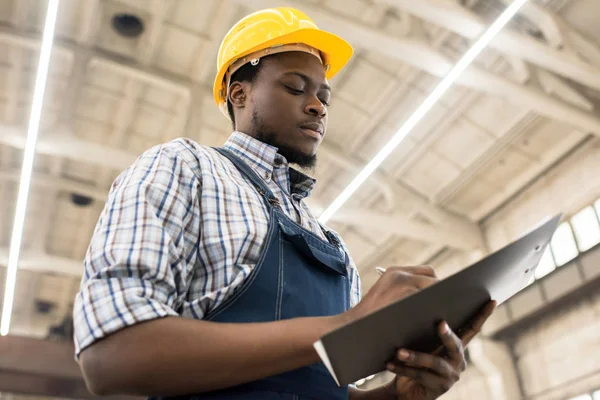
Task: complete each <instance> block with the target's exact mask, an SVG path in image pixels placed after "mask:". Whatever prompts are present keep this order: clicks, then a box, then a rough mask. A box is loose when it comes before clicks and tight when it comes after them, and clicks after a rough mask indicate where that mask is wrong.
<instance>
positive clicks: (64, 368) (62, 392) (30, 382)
mask: <svg viewBox="0 0 600 400" xmlns="http://www.w3.org/2000/svg"><path fill="white" fill-rule="evenodd" d="M74 353H75V350H74V348H73V344H72V342H71V341H57V340H40V339H32V338H26V337H18V336H11V335H8V336H2V337H0V354H2V357H0V392H4V393H14V394H30V395H38V396H45V397H64V398H78V399H100V397H99V396H94V395H92V394H91V393H90V392H89V390H88V389H87V388H86V385H85V382H84V380H83V375H82V373H81V370H80V368H79V366H78V365H77V363H76V361H75V360H74V357H73V355H74ZM102 399H107V400H111V399H113V400H135V399H139V397H133V396H109V397H102Z"/></svg>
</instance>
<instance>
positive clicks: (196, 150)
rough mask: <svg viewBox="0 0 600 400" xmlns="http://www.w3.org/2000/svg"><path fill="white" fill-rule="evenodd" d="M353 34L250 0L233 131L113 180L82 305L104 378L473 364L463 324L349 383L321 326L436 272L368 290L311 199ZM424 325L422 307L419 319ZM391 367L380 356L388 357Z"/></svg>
mask: <svg viewBox="0 0 600 400" xmlns="http://www.w3.org/2000/svg"><path fill="white" fill-rule="evenodd" d="M352 53H353V50H352V47H351V46H350V45H349V44H348V43H347V42H345V41H344V40H342V39H341V38H339V37H337V36H335V35H333V34H331V33H328V32H325V31H323V30H320V29H319V28H318V27H317V26H316V25H315V24H314V23H313V21H311V20H310V18H309V17H308V16H307V15H305V14H304V13H302V12H300V11H298V10H295V9H292V8H275V9H268V10H263V11H258V12H256V13H253V14H251V15H249V16H247V17H245V18H243V19H242V20H241V21H239V22H238V23H237V24H236V25H235V26H234V27H233V28H232V29H231V30H230V31H229V33H227V35H226V36H225V38H224V39H223V42H222V44H221V47H220V50H219V54H218V60H217V63H218V72H217V75H216V79H215V83H214V99H215V102H216V104H217V105H218V107H219V108H220V109H221V111H222V112H223V113H224V114H225V115H226V116H227V117H228V118H229V119H231V121H232V124H233V127H234V131H233V133H232V134H231V136H230V137H229V138H228V140H227V141H226V143H225V144H224V146H223V147H220V148H211V147H207V146H201V145H199V144H197V143H195V142H193V141H191V140H189V139H177V140H174V141H171V142H169V143H166V144H162V145H158V146H156V147H153V148H151V149H150V150H148V151H146V152H145V153H144V154H142V155H141V156H140V157H139V158H138V159H137V160H136V161H135V162H134V163H133V165H131V166H130V167H129V168H128V169H126V170H125V171H124V172H123V173H121V174H120V175H119V177H118V178H117V179H116V181H115V182H114V184H113V185H112V188H111V191H110V194H109V195H108V199H107V202H106V206H105V208H104V210H103V212H102V214H101V216H100V218H99V221H98V224H97V226H96V229H95V230H94V234H93V237H92V239H91V243H90V246H89V249H88V251H87V254H86V257H85V262H84V264H85V274H84V277H83V279H82V283H81V289H80V292H79V293H78V295H77V298H76V304H75V305H74V316H75V318H74V324H75V344H76V354H77V357H78V359H79V362H80V365H81V368H82V370H83V373H84V376H85V380H86V382H87V384H88V386H89V387H90V389H91V390H92V391H93V392H95V393H97V394H103V395H106V394H117V393H122V394H133V395H148V396H155V397H157V398H159V397H163V398H165V397H170V396H180V398H193V399H261V400H270V399H309V398H310V399H347V398H350V399H413V400H428V399H435V398H437V397H439V396H440V395H442V394H443V393H444V392H446V391H447V390H448V389H450V387H451V386H452V385H453V384H454V383H455V382H456V381H457V380H458V378H459V376H460V374H461V372H462V371H463V370H464V368H465V357H464V346H465V345H466V344H467V343H468V341H469V340H471V339H472V337H473V336H474V335H475V334H476V333H477V332H478V331H479V329H480V328H481V325H482V324H483V322H484V321H485V319H487V317H488V316H489V315H490V313H491V311H492V309H493V304H491V305H490V306H487V307H486V308H485V309H484V310H483V311H482V312H481V313H480V315H479V316H478V317H476V318H475V319H474V321H473V323H472V324H471V326H470V327H469V328H468V329H465V330H464V332H462V334H461V335H458V334H456V333H454V332H452V331H451V330H450V329H449V328H448V327H447V325H445V324H444V323H442V324H440V326H439V332H438V333H439V335H440V338H441V342H442V343H443V347H441V348H440V349H439V350H438V351H437V352H435V353H432V354H422V353H417V352H413V351H410V349H398V350H399V351H398V353H397V354H395V355H394V354H391V355H390V359H391V360H392V361H391V362H390V363H389V365H387V368H388V369H389V370H390V371H391V372H393V373H394V374H396V375H395V376H396V379H394V380H393V381H391V382H390V383H389V384H386V385H384V386H382V387H380V388H377V389H373V390H370V391H367V390H362V391H361V390H359V389H358V388H356V387H339V386H338V385H337V384H336V383H335V381H334V379H333V378H332V377H331V375H330V374H329V372H328V371H327V369H326V368H325V366H324V365H323V363H321V362H320V361H319V357H318V355H317V353H316V351H315V350H314V348H313V343H314V342H315V341H317V340H318V339H319V338H320V337H321V336H322V335H324V334H326V333H327V332H329V331H331V330H333V329H336V328H338V327H340V326H342V325H344V324H347V323H349V322H351V321H354V320H357V319H359V318H361V317H363V316H365V315H367V314H369V313H371V312H373V311H375V310H376V309H379V308H381V307H383V306H386V305H388V304H390V303H392V302H394V301H396V300H398V299H400V298H403V297H405V296H408V295H410V294H411V293H414V292H415V291H418V290H420V289H422V288H424V287H426V286H428V285H431V284H433V283H435V282H436V281H437V279H436V277H435V274H434V272H433V270H432V269H431V268H430V267H425V266H420V267H392V268H389V269H388V270H387V271H386V272H385V273H384V274H383V276H382V277H381V278H380V279H379V280H378V281H377V282H376V283H375V284H374V286H373V287H372V288H371V290H370V291H369V292H368V293H367V294H366V295H365V296H364V299H362V300H360V291H361V290H360V282H359V277H358V274H357V271H356V267H355V265H354V262H353V261H352V258H351V257H350V255H349V254H348V252H347V250H346V246H345V245H344V243H343V241H342V239H341V238H340V236H339V235H338V234H337V233H336V232H334V231H333V230H331V229H330V228H328V227H326V226H322V225H320V224H319V222H318V221H317V219H316V218H315V217H314V216H313V214H312V213H311V211H310V210H309V208H308V207H307V206H306V204H305V203H304V199H305V198H306V197H308V196H309V195H310V193H311V191H312V190H313V188H314V186H315V180H314V179H313V178H311V177H309V176H308V175H306V174H305V173H304V172H301V170H300V169H298V168H295V167H291V166H290V165H291V164H294V165H296V166H298V167H301V168H304V169H307V170H310V169H311V168H312V167H314V166H315V163H316V153H317V148H318V147H319V144H320V143H321V141H322V140H323V137H324V135H325V131H326V127H327V117H328V106H329V102H330V98H331V88H330V86H329V84H328V81H329V80H330V79H331V78H332V77H333V76H334V75H336V74H337V73H338V72H340V70H341V69H342V68H343V67H344V66H345V65H346V63H347V62H348V61H349V60H350V58H351V56H352ZM406 323H407V324H410V320H407V321H406ZM385 367H386V366H382V369H383V368H385Z"/></svg>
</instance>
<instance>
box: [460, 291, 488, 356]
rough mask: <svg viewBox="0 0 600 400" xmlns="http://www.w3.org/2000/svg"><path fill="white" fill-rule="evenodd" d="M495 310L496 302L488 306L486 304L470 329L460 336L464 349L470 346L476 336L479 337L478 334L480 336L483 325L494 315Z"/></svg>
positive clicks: (472, 322) (469, 326) (470, 325)
mask: <svg viewBox="0 0 600 400" xmlns="http://www.w3.org/2000/svg"><path fill="white" fill-rule="evenodd" d="M495 309H496V302H495V301H490V302H489V303H488V304H486V305H485V306H484V307H483V308H482V309H481V311H479V314H477V316H475V318H473V320H472V321H471V323H470V324H469V325H468V327H467V328H466V329H465V330H464V331H463V332H462V333H461V335H460V336H461V339H462V344H463V347H466V346H467V345H468V344H469V342H470V341H471V340H473V338H474V337H475V336H477V334H479V332H481V328H482V327H483V324H484V323H485V321H487V319H488V318H489V317H490V316H491V315H492V313H493V312H494V310H495Z"/></svg>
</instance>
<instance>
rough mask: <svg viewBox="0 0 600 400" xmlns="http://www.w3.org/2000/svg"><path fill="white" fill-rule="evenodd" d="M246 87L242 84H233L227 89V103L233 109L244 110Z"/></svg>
mask: <svg viewBox="0 0 600 400" xmlns="http://www.w3.org/2000/svg"><path fill="white" fill-rule="evenodd" d="M247 89H248V85H245V84H244V83H242V82H233V83H232V84H231V86H230V87H229V102H230V103H231V105H232V106H233V107H234V108H244V107H245V106H246V100H247V96H246V91H247Z"/></svg>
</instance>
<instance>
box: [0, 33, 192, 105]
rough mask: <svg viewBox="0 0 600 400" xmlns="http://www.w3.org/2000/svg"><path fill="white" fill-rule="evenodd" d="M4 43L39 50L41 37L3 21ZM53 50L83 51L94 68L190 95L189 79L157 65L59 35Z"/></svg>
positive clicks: (1, 40)
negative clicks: (153, 65) (145, 63)
mask: <svg viewBox="0 0 600 400" xmlns="http://www.w3.org/2000/svg"><path fill="white" fill-rule="evenodd" d="M0 43H6V44H8V45H14V46H21V47H24V48H27V49H30V50H35V51H39V48H40V46H41V38H40V35H39V34H36V33H31V32H21V31H19V30H17V29H15V28H13V27H11V26H10V25H5V24H0ZM52 51H53V53H54V54H61V55H63V56H66V57H72V55H73V54H74V53H83V54H85V55H88V56H89V57H90V58H91V61H90V68H106V69H109V70H112V71H115V72H118V73H120V74H122V75H125V76H129V77H132V78H134V79H137V80H139V81H141V82H144V83H147V84H149V85H154V86H157V87H161V88H163V89H165V90H167V91H169V92H173V93H175V94H178V95H180V96H184V97H189V85H188V81H187V80H186V79H183V78H181V77H179V76H177V75H175V74H171V73H168V72H164V71H162V70H159V69H157V68H156V67H152V66H145V65H143V64H142V63H140V62H138V61H136V60H133V59H126V58H124V57H117V56H114V55H112V54H110V53H108V52H105V51H102V50H99V49H97V48H90V47H87V46H85V45H82V44H78V43H75V42H72V41H69V40H65V39H64V38H59V37H57V38H55V40H54V46H53V49H52Z"/></svg>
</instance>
